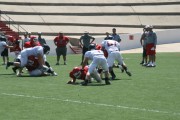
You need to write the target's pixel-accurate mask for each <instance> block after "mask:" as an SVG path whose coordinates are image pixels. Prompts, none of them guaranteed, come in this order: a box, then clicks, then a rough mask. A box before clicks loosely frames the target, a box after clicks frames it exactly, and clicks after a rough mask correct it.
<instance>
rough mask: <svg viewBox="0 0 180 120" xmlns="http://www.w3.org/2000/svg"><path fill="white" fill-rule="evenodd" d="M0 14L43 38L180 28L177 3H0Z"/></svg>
mask: <svg viewBox="0 0 180 120" xmlns="http://www.w3.org/2000/svg"><path fill="white" fill-rule="evenodd" d="M0 10H1V11H3V12H5V13H6V14H7V15H8V16H9V17H11V18H12V19H13V20H14V21H15V22H16V23H18V24H20V25H21V26H22V27H23V28H24V29H26V30H27V31H30V32H32V33H36V32H39V31H41V32H42V33H44V34H45V35H56V33H58V32H59V31H63V32H64V33H66V34H67V35H69V36H76V35H77V36H79V35H81V34H82V33H83V32H84V31H89V32H90V33H91V34H94V35H104V33H105V32H106V31H108V32H111V29H112V28H113V27H116V28H117V32H118V33H136V32H141V31H142V27H143V26H144V25H146V24H152V25H154V26H155V28H156V29H159V30H161V29H172V28H180V23H179V21H180V2H179V1H178V0H171V1H169V0H163V1H156V0H103V2H102V1H98V0H91V1H87V0H76V1H73V0H68V1H66V0H61V1H58V0H51V3H49V1H48V0H26V1H24V0H8V2H7V1H4V0H0Z"/></svg>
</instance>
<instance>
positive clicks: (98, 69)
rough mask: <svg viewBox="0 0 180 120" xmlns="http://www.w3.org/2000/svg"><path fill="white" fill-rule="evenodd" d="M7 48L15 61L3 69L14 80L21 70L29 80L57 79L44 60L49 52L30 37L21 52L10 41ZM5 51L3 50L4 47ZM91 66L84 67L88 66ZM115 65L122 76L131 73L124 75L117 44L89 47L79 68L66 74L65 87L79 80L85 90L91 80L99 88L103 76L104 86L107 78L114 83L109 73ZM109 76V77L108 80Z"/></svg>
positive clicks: (18, 44) (17, 46) (124, 66)
mask: <svg viewBox="0 0 180 120" xmlns="http://www.w3.org/2000/svg"><path fill="white" fill-rule="evenodd" d="M11 42H12V43H11V45H10V46H8V47H9V48H11V50H12V51H13V52H14V53H15V56H16V58H15V60H14V61H13V62H7V65H6V69H8V68H9V67H10V66H13V68H12V70H13V71H14V73H16V74H17V76H22V75H23V68H26V70H27V71H28V73H29V75H30V76H48V75H52V76H57V73H56V72H54V70H53V69H52V67H51V66H50V64H49V62H48V61H47V60H46V55H47V54H48V53H49V51H50V47H49V46H48V45H47V44H44V45H41V44H40V43H39V41H38V39H37V37H35V36H31V37H30V40H29V41H27V42H24V43H23V45H24V46H23V50H21V47H20V42H19V41H18V40H15V39H14V38H12V37H11ZM6 47H7V46H6ZM89 61H91V63H90V64H89V65H88V62H89ZM115 61H117V62H118V67H119V68H120V70H121V71H122V72H124V71H125V72H126V74H127V75H128V76H131V73H130V72H129V71H128V69H127V66H126V64H125V63H124V61H123V57H122V55H121V53H120V43H119V42H117V41H115V40H113V39H106V40H103V41H102V43H101V44H100V45H98V44H96V43H93V42H92V43H90V45H89V48H88V51H87V52H85V54H84V60H83V62H82V64H81V66H77V67H74V68H73V69H72V71H70V73H69V76H70V78H71V80H70V81H68V82H67V84H76V83H77V82H76V80H77V79H79V80H83V82H81V84H82V85H84V86H86V85H88V84H89V83H91V82H92V81H93V80H95V81H97V82H98V83H100V84H102V83H103V81H102V79H103V74H104V81H105V84H106V85H110V84H111V83H110V78H111V79H112V80H114V79H115V78H116V75H115V73H114V71H113V66H114V62H115ZM109 73H110V75H111V77H109Z"/></svg>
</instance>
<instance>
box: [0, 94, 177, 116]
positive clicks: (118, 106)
mask: <svg viewBox="0 0 180 120" xmlns="http://www.w3.org/2000/svg"><path fill="white" fill-rule="evenodd" d="M1 94H2V95H6V96H16V97H26V98H34V99H46V100H56V101H63V102H71V103H78V104H88V105H96V106H104V107H114V108H123V109H130V110H138V111H144V112H154V113H163V114H171V115H180V113H175V112H168V111H160V110H153V109H145V108H136V107H128V106H121V105H109V104H102V103H92V102H87V101H86V102H83V101H79V100H77V101H76V100H69V99H64V100H63V99H58V98H47V97H38V96H29V95H20V94H8V93H1Z"/></svg>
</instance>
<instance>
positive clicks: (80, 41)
mask: <svg viewBox="0 0 180 120" xmlns="http://www.w3.org/2000/svg"><path fill="white" fill-rule="evenodd" d="M79 45H80V46H81V47H82V46H83V44H82V37H81V38H80V39H79Z"/></svg>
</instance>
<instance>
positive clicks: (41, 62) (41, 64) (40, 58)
mask: <svg viewBox="0 0 180 120" xmlns="http://www.w3.org/2000/svg"><path fill="white" fill-rule="evenodd" d="M37 58H38V62H39V65H40V66H43V65H45V62H44V59H43V56H42V55H41V54H38V55H37Z"/></svg>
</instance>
